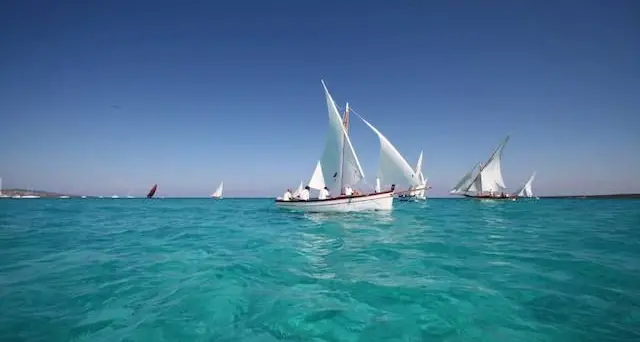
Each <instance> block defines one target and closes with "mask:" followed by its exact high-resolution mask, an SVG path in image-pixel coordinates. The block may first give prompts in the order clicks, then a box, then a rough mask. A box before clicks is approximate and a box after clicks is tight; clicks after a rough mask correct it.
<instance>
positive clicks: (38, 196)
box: [21, 188, 40, 198]
mask: <svg viewBox="0 0 640 342" xmlns="http://www.w3.org/2000/svg"><path fill="white" fill-rule="evenodd" d="M21 198H40V195H36V194H35V193H34V192H33V188H31V189H30V190H27V194H25V195H22V197H21Z"/></svg>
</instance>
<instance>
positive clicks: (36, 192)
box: [2, 189, 79, 198]
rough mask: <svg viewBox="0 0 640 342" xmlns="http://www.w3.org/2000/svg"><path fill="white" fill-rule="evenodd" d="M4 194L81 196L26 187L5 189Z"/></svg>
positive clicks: (46, 196)
mask: <svg viewBox="0 0 640 342" xmlns="http://www.w3.org/2000/svg"><path fill="white" fill-rule="evenodd" d="M2 194H3V195H7V196H16V195H20V196H25V195H37V196H40V197H43V198H57V197H60V196H69V197H79V196H74V195H68V194H60V193H57V192H49V191H41V190H25V189H3V190H2Z"/></svg>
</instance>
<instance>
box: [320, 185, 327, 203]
mask: <svg viewBox="0 0 640 342" xmlns="http://www.w3.org/2000/svg"><path fill="white" fill-rule="evenodd" d="M327 198H329V189H328V188H327V187H326V186H325V187H324V189H322V190H320V194H318V199H319V200H323V199H327Z"/></svg>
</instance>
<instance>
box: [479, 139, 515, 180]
mask: <svg viewBox="0 0 640 342" xmlns="http://www.w3.org/2000/svg"><path fill="white" fill-rule="evenodd" d="M507 141H509V136H507V137H506V138H505V139H504V140H503V142H502V143H501V144H500V145H499V146H498V148H496V150H495V152H493V154H492V155H491V157H490V158H489V160H488V161H487V163H486V164H485V165H484V166H483V167H482V169H481V171H480V175H481V177H482V181H481V182H480V183H481V184H482V190H481V191H483V192H501V191H504V190H505V189H506V186H505V185H504V180H503V179H502V170H501V164H502V163H501V159H502V151H503V150H504V146H505V145H506V144H507Z"/></svg>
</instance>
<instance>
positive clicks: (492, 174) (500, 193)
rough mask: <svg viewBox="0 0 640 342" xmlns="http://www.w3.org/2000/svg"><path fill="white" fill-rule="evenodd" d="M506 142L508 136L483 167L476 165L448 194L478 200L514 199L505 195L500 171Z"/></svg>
mask: <svg viewBox="0 0 640 342" xmlns="http://www.w3.org/2000/svg"><path fill="white" fill-rule="evenodd" d="M508 141H509V136H507V137H506V138H504V140H503V141H502V143H500V145H498V148H496V150H495V151H494V152H493V154H492V155H491V157H489V160H487V162H486V163H485V164H484V165H482V164H480V163H478V164H476V165H475V166H474V167H473V169H471V171H469V172H468V173H467V174H466V175H465V176H464V177H462V179H461V180H460V181H459V182H458V184H456V186H455V187H454V188H453V189H451V191H450V192H449V193H451V194H454V195H463V196H465V197H469V198H479V199H512V198H514V197H513V196H510V195H509V194H507V193H506V186H505V185H504V180H503V179H502V170H501V159H502V151H503V150H504V147H505V145H506V144H507V142H508ZM476 169H477V172H476Z"/></svg>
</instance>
